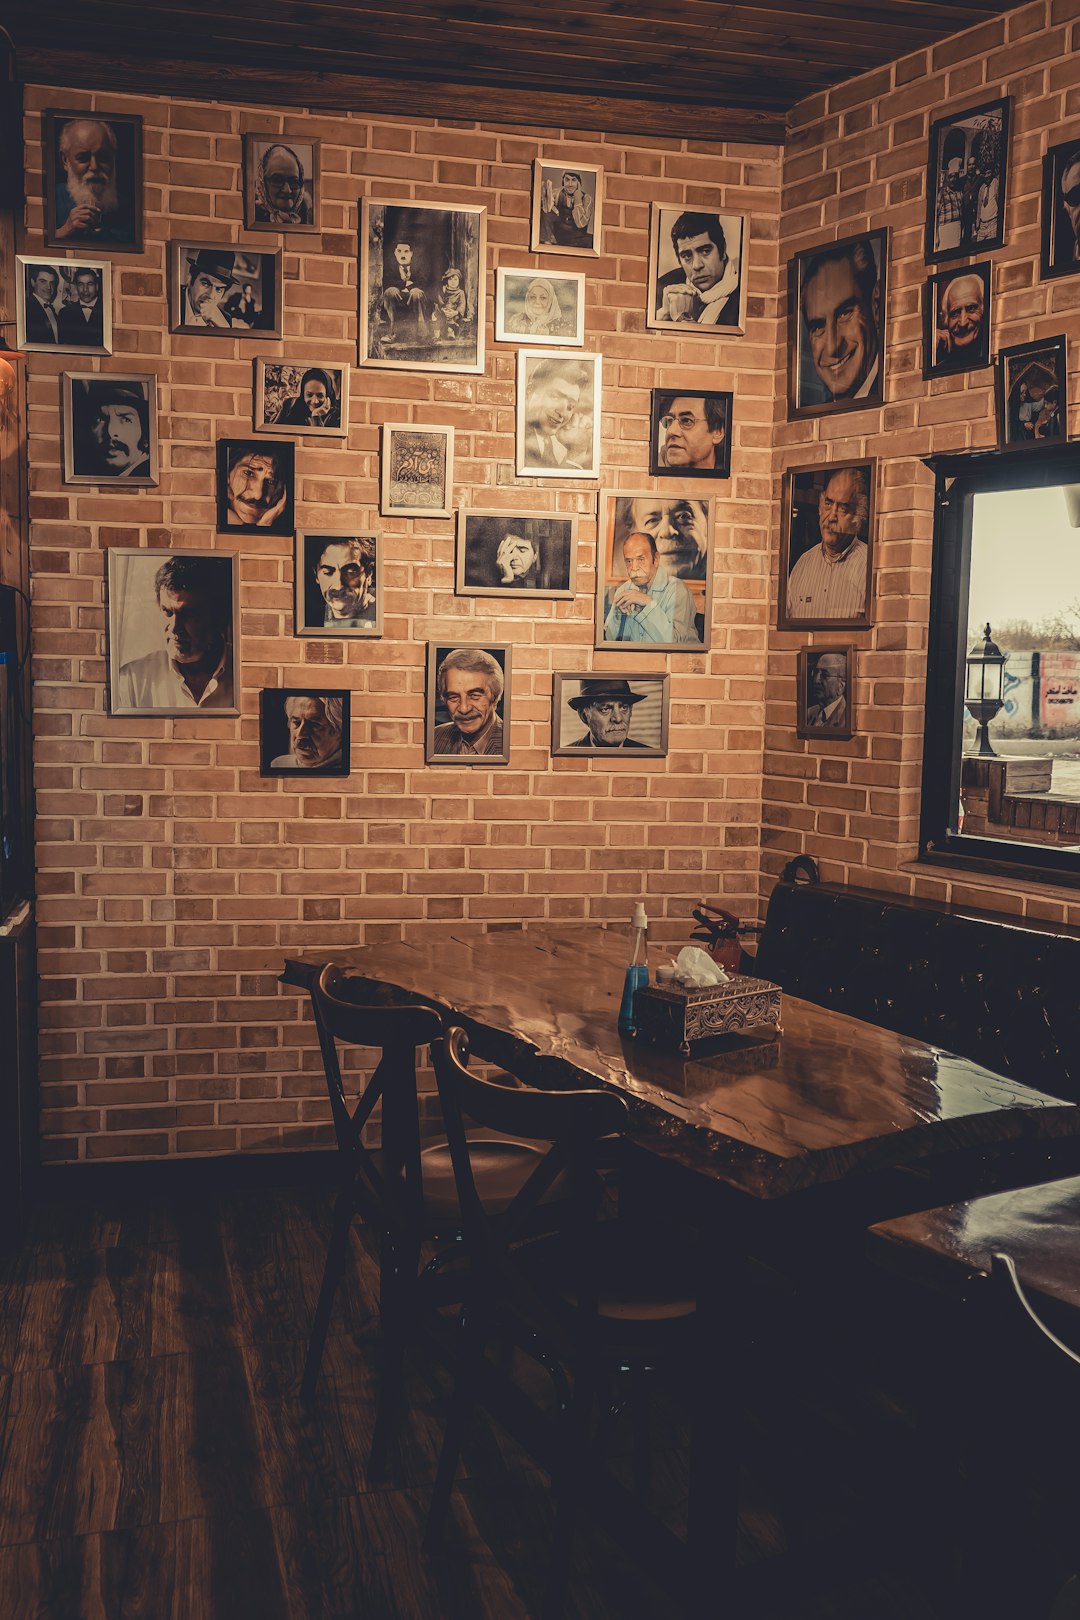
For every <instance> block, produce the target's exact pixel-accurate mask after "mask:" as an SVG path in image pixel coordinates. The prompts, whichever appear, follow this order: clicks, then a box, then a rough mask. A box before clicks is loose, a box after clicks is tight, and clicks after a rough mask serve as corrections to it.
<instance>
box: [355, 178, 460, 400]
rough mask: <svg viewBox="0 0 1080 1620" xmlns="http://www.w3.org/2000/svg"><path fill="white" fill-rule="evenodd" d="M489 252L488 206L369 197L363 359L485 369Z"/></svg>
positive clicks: (393, 365) (363, 234)
mask: <svg viewBox="0 0 1080 1620" xmlns="http://www.w3.org/2000/svg"><path fill="white" fill-rule="evenodd" d="M486 250H487V209H486V208H475V207H469V206H466V205H465V204H460V205H459V206H457V207H456V208H445V207H441V206H438V205H437V204H434V203H419V202H409V201H402V202H375V201H373V200H372V199H371V198H370V197H365V198H363V199H362V201H361V208H360V345H359V347H360V364H361V365H362V366H382V367H384V368H386V369H390V370H396V371H460V372H474V373H479V372H482V371H483V369H484V292H485V283H484V273H485V265H486Z"/></svg>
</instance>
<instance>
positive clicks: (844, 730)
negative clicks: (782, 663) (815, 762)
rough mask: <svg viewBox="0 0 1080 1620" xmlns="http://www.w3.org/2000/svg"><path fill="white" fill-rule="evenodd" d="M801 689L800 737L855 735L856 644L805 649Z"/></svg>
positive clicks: (797, 731)
mask: <svg viewBox="0 0 1080 1620" xmlns="http://www.w3.org/2000/svg"><path fill="white" fill-rule="evenodd" d="M797 691H798V697H797V700H796V701H797V705H798V707H797V711H796V716H795V734H796V736H798V737H807V738H810V739H814V738H822V739H823V738H825V737H833V738H835V739H836V740H837V741H838V742H847V741H849V740H850V739H851V737H852V736H854V733H855V715H854V709H855V704H854V694H855V649H854V647H852V646H851V645H846V646H843V647H803V648H801V649H800V652H799V666H798V686H797Z"/></svg>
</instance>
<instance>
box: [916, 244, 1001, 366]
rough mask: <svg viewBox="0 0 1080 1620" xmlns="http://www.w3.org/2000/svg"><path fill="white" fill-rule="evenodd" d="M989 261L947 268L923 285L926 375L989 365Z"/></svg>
mask: <svg viewBox="0 0 1080 1620" xmlns="http://www.w3.org/2000/svg"><path fill="white" fill-rule="evenodd" d="M989 294H990V261H989V260H986V262H985V263H983V264H973V265H969V266H968V268H967V269H966V270H946V271H942V272H940V273H939V274H938V275H936V276H931V277H930V279H929V281H928V282H927V285H926V297H927V299H928V300H929V303H930V308H929V310H928V313H929V314H930V316H931V331H930V336H929V339H928V356H929V358H928V364H927V375H928V376H937V375H939V374H940V373H942V372H952V371H973V370H975V369H976V368H977V367H979V366H988V365H989V364H990V296H989Z"/></svg>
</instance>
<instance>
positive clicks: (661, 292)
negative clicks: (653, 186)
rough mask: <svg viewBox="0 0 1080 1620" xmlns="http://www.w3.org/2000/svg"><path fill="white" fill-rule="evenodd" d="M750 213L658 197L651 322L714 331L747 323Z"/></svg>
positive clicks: (660, 328)
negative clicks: (671, 204) (668, 202)
mask: <svg viewBox="0 0 1080 1620" xmlns="http://www.w3.org/2000/svg"><path fill="white" fill-rule="evenodd" d="M747 235H748V230H747V220H746V216H745V214H727V213H724V214H717V213H707V212H703V211H702V210H700V209H686V208H668V207H664V206H662V205H661V204H660V203H653V205H652V216H651V222H650V231H649V275H648V289H649V291H648V307H647V309H646V311H645V324H646V326H651V327H655V328H656V329H657V330H658V331H661V332H666V331H670V329H671V328H672V327H673V326H678V327H681V328H683V329H685V330H686V331H688V332H703V333H712V335H713V336H714V337H717V336H723V335H724V334H725V333H727V334H728V335H731V334H735V333H740V332H742V331H743V330H744V329H745V325H746V240H747Z"/></svg>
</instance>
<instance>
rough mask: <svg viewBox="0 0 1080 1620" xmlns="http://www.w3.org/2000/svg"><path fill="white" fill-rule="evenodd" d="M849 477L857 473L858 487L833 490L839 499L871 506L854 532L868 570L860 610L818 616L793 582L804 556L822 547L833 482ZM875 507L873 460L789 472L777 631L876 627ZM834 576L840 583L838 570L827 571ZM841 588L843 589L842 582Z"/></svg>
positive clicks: (783, 504)
mask: <svg viewBox="0 0 1080 1620" xmlns="http://www.w3.org/2000/svg"><path fill="white" fill-rule="evenodd" d="M845 474H855V475H856V476H857V479H858V484H857V486H856V487H855V488H854V489H851V488H850V486H849V489H848V490H845V489H843V488H842V487H837V488H836V489H835V490H834V497H835V498H837V499H841V500H845V499H852V498H855V499H858V500H859V501H860V502H861V501H865V503H866V505H865V511H864V512H862V513H860V514H858V515H857V519H856V524H857V526H856V527H855V528H854V529H853V531H852V533H853V540H854V542H855V543H856V544H857V543H858V542H860V541H861V542H862V544H863V545H864V547H865V567H864V570H863V573H862V590H861V594H859V600H860V602H861V606H860V608H859V610H858V612H854V613H837V614H833V615H827V614H825V613H823V612H821V611H817V612H815V611H814V609H813V607H812V606H810V605H809V604H807V603H806V602H805V599H804V601H803V602H802V603H800V601H799V599H798V595H797V593H798V592H799V591H800V589H803V587H802V585H801V583H800V580H799V579H798V578H796V579H795V593H793V591H792V578H793V575H794V573H795V569H796V567H797V565H798V564H799V563H800V562H801V561H802V560H803V558H804V557H808V556H810V555H811V554H812V553H813V552H814V550H815V549H816V548H817V547H818V546H820V544H821V530H820V528H819V526H818V522H819V519H818V513H819V510H820V506H821V501H822V498H823V497H824V495H825V492H826V491H827V490H828V488H829V486H830V484H831V483H832V480H833V479H834V478H843V476H844V475H845ZM876 509H877V460H876V458H875V457H873V456H858V457H851V458H850V459H845V460H843V461H833V462H827V463H822V462H815V463H814V464H813V465H810V466H802V467H788V468H787V469H786V471H785V473H784V492H783V500H782V502H781V511H780V580H779V586H778V589H777V611H776V627H777V629H778V630H837V629H843V630H869V629H870V627H871V625H872V624H873V618H872V608H873V595H874V592H873V581H874V523H875V518H876ZM859 555H862V554H861V553H860V554H859ZM845 561H846V559H845ZM852 566H854V565H852ZM803 572H805V570H804V571H803ZM833 574H835V575H836V583H837V584H840V576H839V574H836V571H835V569H830V570H828V576H829V577H830V578H831V576H832V575H833ZM830 588H832V587H831V586H830V585H827V586H826V589H830ZM840 588H841V590H842V589H843V585H842V584H841V585H840ZM800 606H806V608H807V610H806V611H805V612H803V611H800V610H799V609H800Z"/></svg>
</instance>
